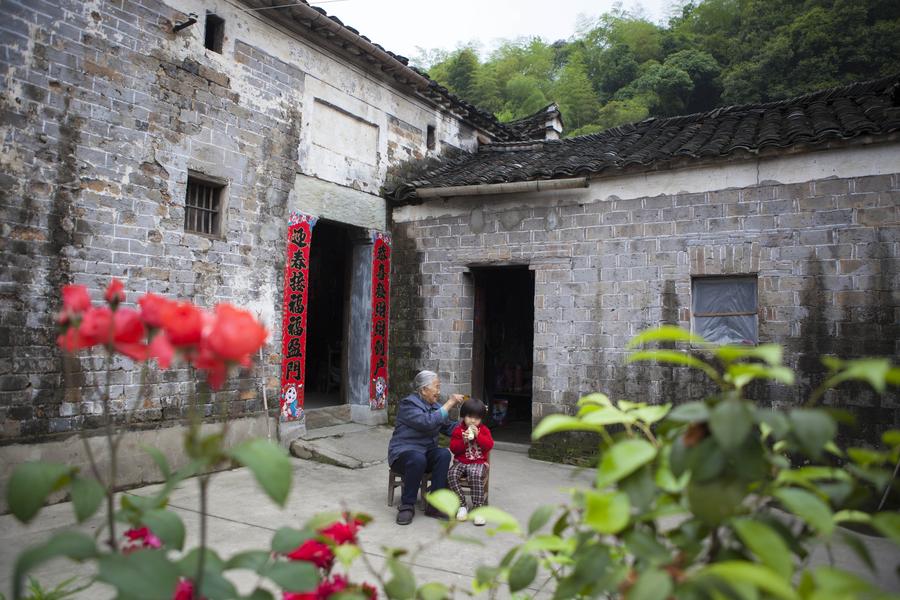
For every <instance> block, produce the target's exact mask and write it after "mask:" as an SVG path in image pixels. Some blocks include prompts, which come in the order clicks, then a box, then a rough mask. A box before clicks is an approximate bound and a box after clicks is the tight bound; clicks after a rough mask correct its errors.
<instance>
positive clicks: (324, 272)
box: [304, 220, 352, 409]
mask: <svg viewBox="0 0 900 600" xmlns="http://www.w3.org/2000/svg"><path fill="white" fill-rule="evenodd" d="M351 249H352V241H351V231H350V228H349V227H344V226H341V225H338V224H336V223H333V222H330V221H322V220H320V221H319V222H318V223H316V226H315V229H314V230H313V236H312V244H311V246H310V251H309V297H308V300H307V305H308V308H307V310H308V313H307V320H306V322H307V326H306V327H307V336H306V391H305V400H304V406H305V408H307V409H311V408H323V407H326V406H337V405H340V404H345V403H346V389H345V388H346V386H345V383H344V382H345V380H346V377H345V373H346V364H347V360H346V353H345V348H346V347H347V342H346V340H347V323H348V321H349V318H348V317H349V314H348V313H349V297H350V295H349V291H350V268H349V267H350V253H351Z"/></svg>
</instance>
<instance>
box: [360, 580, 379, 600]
mask: <svg viewBox="0 0 900 600" xmlns="http://www.w3.org/2000/svg"><path fill="white" fill-rule="evenodd" d="M362 592H363V593H364V594H366V595H368V596H369V600H378V588H376V587H375V586H374V585H371V584H368V583H364V584H362Z"/></svg>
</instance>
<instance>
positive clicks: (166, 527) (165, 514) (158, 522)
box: [142, 509, 184, 550]
mask: <svg viewBox="0 0 900 600" xmlns="http://www.w3.org/2000/svg"><path fill="white" fill-rule="evenodd" d="M142 522H143V524H144V525H146V526H147V527H149V528H150V531H152V532H153V533H154V534H155V535H156V536H157V537H159V539H160V540H162V542H163V544H165V545H166V546H167V547H169V548H174V549H175V550H181V548H182V547H183V546H184V523H182V522H181V518H179V516H178V515H176V514H175V513H174V512H172V511H169V510H162V509H157V510H151V511H150V512H148V513H146V514H144V518H143V519H142Z"/></svg>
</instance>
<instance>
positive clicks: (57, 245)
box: [0, 1, 304, 441]
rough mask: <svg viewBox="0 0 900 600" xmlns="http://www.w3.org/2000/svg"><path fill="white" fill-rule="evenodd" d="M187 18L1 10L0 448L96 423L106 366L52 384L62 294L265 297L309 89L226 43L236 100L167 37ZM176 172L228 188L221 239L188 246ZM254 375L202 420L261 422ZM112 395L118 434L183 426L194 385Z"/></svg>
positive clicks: (74, 369) (28, 6) (101, 8)
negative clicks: (255, 88) (122, 288)
mask: <svg viewBox="0 0 900 600" xmlns="http://www.w3.org/2000/svg"><path fill="white" fill-rule="evenodd" d="M151 6H152V4H151ZM183 17H184V15H180V14H179V13H178V12H176V11H174V10H172V9H169V8H167V7H166V6H165V5H163V4H162V3H160V4H158V5H157V6H156V8H148V6H147V3H144V4H141V3H138V2H99V3H82V2H75V1H69V2H26V3H22V4H18V3H6V4H5V5H4V25H3V29H4V33H3V37H2V41H0V43H2V45H3V48H2V49H0V50H2V54H0V56H3V57H4V72H5V73H8V77H7V78H6V79H5V82H4V83H5V84H6V89H5V93H4V95H3V98H2V109H3V123H4V128H3V131H4V138H3V151H2V155H0V156H2V158H0V161H2V163H3V166H2V169H0V170H2V173H3V174H2V182H0V183H2V185H0V190H2V212H3V215H2V219H3V236H2V241H0V262H2V264H3V265H4V268H3V270H2V275H0V290H2V291H0V310H2V315H0V352H2V355H0V364H2V373H3V375H2V377H0V422H2V424H3V429H2V436H3V438H4V439H7V440H9V439H17V440H19V441H21V440H27V439H38V438H41V437H42V436H45V435H46V434H53V433H58V432H67V431H70V430H72V429H75V428H78V427H80V426H84V427H85V428H90V427H93V426H95V425H97V423H98V420H99V417H98V413H99V412H100V405H99V398H100V393H101V390H102V385H101V384H102V382H103V380H104V375H103V370H102V369H103V361H102V359H101V358H100V357H97V356H84V357H82V358H79V359H76V360H72V361H69V362H68V377H65V376H64V373H63V370H62V369H61V365H62V359H61V357H60V356H59V353H58V352H57V351H56V350H55V348H54V339H55V335H56V332H55V329H54V322H53V313H54V311H55V310H56V309H57V308H58V301H57V295H58V290H59V288H60V286H62V285H63V284H65V283H70V282H72V283H81V284H85V285H87V286H88V287H89V288H90V289H91V290H93V291H94V293H95V297H98V298H99V295H100V293H99V290H101V289H103V287H104V286H105V285H106V284H107V282H108V280H109V278H110V277H111V276H115V277H119V278H122V279H123V280H124V281H125V282H126V286H127V292H128V294H129V300H131V301H134V300H136V298H137V296H138V294H140V293H143V292H156V293H160V294H165V295H167V296H174V297H183V298H193V299H194V300H195V301H196V302H198V303H200V304H204V305H212V304H213V303H214V302H219V301H231V302H235V303H238V304H242V305H251V306H253V305H254V302H257V301H260V302H271V301H272V300H274V299H275V298H273V296H272V292H273V291H274V290H276V288H277V282H278V273H279V271H280V269H281V265H283V261H282V260H279V257H280V256H282V255H283V248H282V243H281V239H282V238H283V237H284V235H283V232H284V227H285V208H286V199H287V197H288V193H289V192H290V189H291V187H292V186H293V183H294V173H295V172H296V149H297V143H298V142H297V139H298V132H297V127H298V125H297V124H298V122H299V120H298V112H297V111H299V109H300V106H299V104H298V103H296V102H295V100H296V95H297V93H298V92H299V91H302V89H303V83H304V75H303V73H302V72H300V71H299V70H297V69H295V68H293V67H290V66H289V65H286V64H284V63H282V62H281V61H278V60H275V59H273V58H272V57H270V56H268V55H266V53H265V52H263V51H261V50H259V49H256V48H253V47H251V46H249V45H248V44H245V43H243V42H238V43H237V47H236V50H237V51H236V56H235V59H236V60H237V62H238V63H239V65H240V67H238V68H239V69H240V71H239V72H240V76H241V77H243V78H245V79H246V81H248V82H258V85H259V89H260V93H259V95H258V96H254V97H248V96H247V95H246V94H240V93H238V92H237V91H235V86H234V85H232V81H231V77H230V76H229V75H228V74H226V73H224V72H222V70H221V68H220V66H219V64H218V62H217V59H216V58H212V57H209V56H207V55H206V52H205V51H204V50H203V49H202V47H201V48H200V50H199V51H196V50H195V51H193V53H192V54H188V53H186V52H185V51H184V49H183V48H181V49H179V46H181V45H182V44H183V43H182V42H180V40H179V39H178V38H177V37H176V36H175V35H174V34H173V33H172V32H171V23H172V21H177V20H180V19H181V18H183ZM6 69H9V70H8V71H6ZM188 169H195V170H197V171H201V172H204V173H206V174H209V175H216V176H220V177H223V178H226V179H227V180H228V182H229V185H228V205H227V213H226V215H225V227H224V231H225V233H224V235H223V236H222V237H221V238H220V239H213V238H208V237H203V236H199V235H194V234H190V233H184V231H183V220H184V186H185V183H186V177H187V170H188ZM273 334H274V335H275V336H277V334H278V332H277V331H275V332H273ZM272 359H273V360H275V359H277V357H274V356H273V357H272ZM264 362H265V363H266V366H265V367H264V368H260V369H257V370H256V371H254V372H243V373H241V374H240V376H239V377H237V378H235V379H234V380H233V381H232V383H231V384H230V387H229V388H228V389H227V390H225V391H223V392H220V393H218V394H216V395H215V396H214V397H213V398H210V399H207V400H206V403H207V407H206V411H207V414H221V413H223V412H225V411H230V413H231V414H232V415H243V414H247V413H253V412H257V411H259V410H261V400H260V398H259V394H258V390H259V388H260V381H261V379H262V378H268V379H269V382H270V385H275V382H276V380H275V379H274V378H275V377H276V365H274V364H272V361H269V360H267V359H266V360H264ZM112 384H113V385H112V390H111V392H112V397H113V399H114V405H115V407H116V408H117V409H119V410H122V409H129V413H128V415H127V417H126V416H124V415H123V416H122V419H127V420H129V421H131V422H133V423H136V424H140V423H148V424H153V423H155V422H159V421H162V420H173V419H177V418H179V417H180V416H181V415H182V412H183V410H184V408H183V407H184V398H185V397H186V395H187V394H188V393H189V392H190V390H191V387H192V386H191V383H190V379H189V373H187V372H186V371H184V370H182V371H177V370H176V371H172V372H168V373H166V374H164V375H159V374H158V373H154V372H152V371H151V370H144V371H141V370H138V369H133V368H131V365H130V363H127V361H116V363H115V364H114V372H113V374H112ZM66 385H68V386H71V387H72V388H76V387H79V386H80V387H81V393H79V392H78V390H76V389H72V390H70V391H69V393H65V390H64V388H65V387H66ZM273 397H274V394H273Z"/></svg>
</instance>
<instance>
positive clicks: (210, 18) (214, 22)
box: [203, 13, 225, 54]
mask: <svg viewBox="0 0 900 600" xmlns="http://www.w3.org/2000/svg"><path fill="white" fill-rule="evenodd" d="M224 39H225V19H223V18H222V17H220V16H218V15H214V14H212V13H207V14H206V36H205V39H204V40H203V45H204V46H206V47H207V48H208V49H210V50H212V51H213V52H218V53H219V54H222V42H223V40H224Z"/></svg>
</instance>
